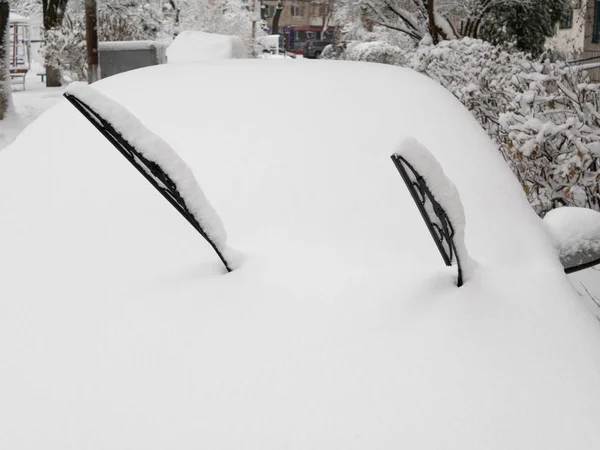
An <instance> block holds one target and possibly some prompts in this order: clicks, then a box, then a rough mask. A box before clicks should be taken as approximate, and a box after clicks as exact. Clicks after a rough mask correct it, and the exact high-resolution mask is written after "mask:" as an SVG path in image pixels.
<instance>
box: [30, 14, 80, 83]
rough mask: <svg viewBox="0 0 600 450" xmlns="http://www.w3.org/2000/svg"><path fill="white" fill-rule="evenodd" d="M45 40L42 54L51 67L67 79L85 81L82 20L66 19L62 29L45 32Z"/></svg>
mask: <svg viewBox="0 0 600 450" xmlns="http://www.w3.org/2000/svg"><path fill="white" fill-rule="evenodd" d="M44 40H45V41H46V44H45V45H44V47H42V50H41V53H42V55H43V57H44V60H45V61H46V62H47V64H48V65H49V66H51V67H56V68H58V69H60V70H61V72H62V73H63V76H65V77H67V78H72V79H74V80H82V79H85V77H86V70H87V69H86V67H87V56H86V46H85V23H84V22H83V21H82V20H72V19H71V17H70V16H67V17H65V19H64V21H63V26H62V27H61V28H52V29H50V30H44Z"/></svg>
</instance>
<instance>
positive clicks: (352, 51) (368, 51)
mask: <svg viewBox="0 0 600 450" xmlns="http://www.w3.org/2000/svg"><path fill="white" fill-rule="evenodd" d="M343 59H346V60H349V61H367V62H374V63H381V64H394V65H404V64H406V62H407V58H406V52H405V51H403V50H402V49H401V48H400V47H396V46H394V45H390V44H388V43H387V42H383V41H373V42H354V43H351V44H348V47H347V48H346V50H345V52H344V54H343Z"/></svg>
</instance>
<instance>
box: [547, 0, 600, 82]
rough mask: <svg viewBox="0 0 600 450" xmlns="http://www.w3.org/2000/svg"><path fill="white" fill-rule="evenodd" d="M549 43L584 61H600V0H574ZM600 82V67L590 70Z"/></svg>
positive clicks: (592, 75)
mask: <svg viewBox="0 0 600 450" xmlns="http://www.w3.org/2000/svg"><path fill="white" fill-rule="evenodd" d="M548 44H549V45H550V46H552V47H554V48H556V49H558V50H560V51H562V52H564V53H565V54H566V55H567V58H568V59H571V60H578V61H581V60H585V61H582V63H584V64H586V63H596V62H598V63H600V0H573V4H572V8H571V9H570V11H569V13H568V14H567V15H566V16H565V17H564V18H563V20H562V21H561V22H560V24H559V27H558V30H557V33H556V36H554V37H553V38H552V39H550V40H549V42H548ZM588 72H589V74H590V77H591V78H592V80H594V81H596V82H600V68H598V69H591V70H589V71H588Z"/></svg>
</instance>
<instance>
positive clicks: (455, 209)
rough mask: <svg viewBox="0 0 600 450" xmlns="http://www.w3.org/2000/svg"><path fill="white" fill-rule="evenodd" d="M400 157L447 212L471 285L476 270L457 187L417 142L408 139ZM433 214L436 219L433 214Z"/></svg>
mask: <svg viewBox="0 0 600 450" xmlns="http://www.w3.org/2000/svg"><path fill="white" fill-rule="evenodd" d="M396 154H397V155H400V156H403V157H404V158H405V159H406V160H407V161H408V162H409V164H410V165H411V166H412V167H413V168H414V169H415V170H416V171H417V172H418V173H419V174H420V175H421V176H422V177H423V179H424V180H425V182H426V183H427V187H428V188H429V189H430V191H431V193H432V195H433V197H434V198H435V200H436V201H437V202H438V203H439V204H440V205H441V206H442V208H444V211H446V214H447V215H448V219H450V223H451V224H452V227H453V229H454V238H453V241H454V245H455V246H456V253H457V255H458V258H459V260H460V262H461V267H462V270H463V279H464V281H467V280H468V279H469V277H470V276H471V272H472V270H473V268H474V262H473V261H472V260H471V257H470V256H469V253H468V251H467V248H466V247H465V212H464V209H463V205H462V202H461V200H460V194H459V193H458V190H457V189H456V186H455V185H454V183H453V182H452V181H451V180H450V179H448V177H447V176H446V174H445V173H444V169H442V166H440V164H439V162H438V161H437V160H436V159H435V156H433V155H432V154H431V152H429V150H427V149H426V148H425V147H424V146H423V145H421V144H420V143H419V142H418V141H417V140H415V139H414V138H411V137H407V138H404V140H403V141H402V142H401V144H400V146H399V147H398V151H397V152H396ZM426 207H428V208H429V209H431V208H432V206H431V203H430V202H427V204H426ZM430 214H432V215H434V213H433V210H431V211H430Z"/></svg>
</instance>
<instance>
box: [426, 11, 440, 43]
mask: <svg viewBox="0 0 600 450" xmlns="http://www.w3.org/2000/svg"><path fill="white" fill-rule="evenodd" d="M434 2H435V0H427V17H428V19H429V34H431V39H433V45H436V44H437V43H438V42H439V41H440V38H439V36H438V28H437V26H436V24H435V5H434Z"/></svg>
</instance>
